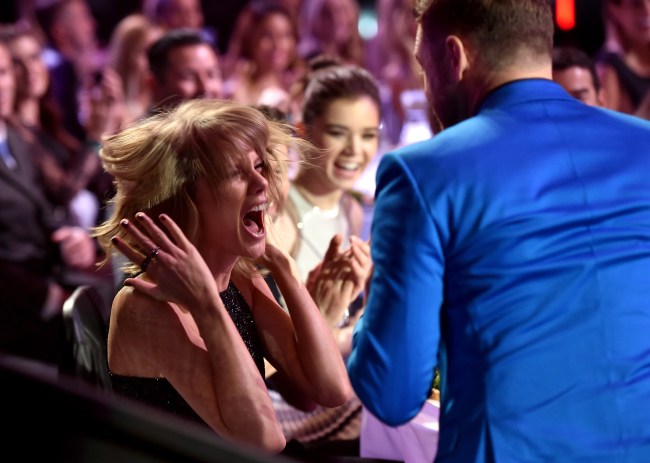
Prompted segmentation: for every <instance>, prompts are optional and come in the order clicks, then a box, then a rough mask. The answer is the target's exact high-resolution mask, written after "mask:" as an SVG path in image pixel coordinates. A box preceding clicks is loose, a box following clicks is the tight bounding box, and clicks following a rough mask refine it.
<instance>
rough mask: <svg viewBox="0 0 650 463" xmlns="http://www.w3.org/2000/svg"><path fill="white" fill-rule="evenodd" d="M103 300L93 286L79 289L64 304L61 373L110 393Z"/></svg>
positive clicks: (106, 327) (106, 328)
mask: <svg viewBox="0 0 650 463" xmlns="http://www.w3.org/2000/svg"><path fill="white" fill-rule="evenodd" d="M104 304H105V303H104V300H103V299H102V297H101V295H100V293H99V291H98V290H97V289H96V288H94V287H93V286H89V285H83V286H79V287H78V288H77V289H75V291H74V292H73V293H72V294H71V295H70V297H68V299H67V300H66V301H65V303H64V304H63V325H64V340H63V348H62V353H61V358H60V359H59V373H60V374H64V375H67V376H72V377H77V378H80V379H81V380H83V381H84V382H86V383H89V384H90V385H92V386H94V387H96V388H98V389H103V390H111V389H112V388H111V379H110V375H109V370H108V357H107V347H106V345H107V339H108V324H107V322H106V320H105V319H104V316H103V314H105V313H107V312H106V311H105V310H104V307H103V306H104Z"/></svg>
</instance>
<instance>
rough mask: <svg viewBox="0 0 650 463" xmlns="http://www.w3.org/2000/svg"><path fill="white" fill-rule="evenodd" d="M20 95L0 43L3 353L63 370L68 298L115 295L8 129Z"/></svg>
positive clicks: (79, 231)
mask: <svg viewBox="0 0 650 463" xmlns="http://www.w3.org/2000/svg"><path fill="white" fill-rule="evenodd" d="M14 92H15V78H14V71H13V68H12V62H11V55H10V52H9V50H8V48H7V46H6V44H5V43H2V42H0V300H1V301H2V302H1V303H0V353H5V354H12V355H18V356H22V357H26V358H29V359H32V360H37V361H41V362H47V363H51V364H56V363H57V362H58V360H59V356H60V353H61V351H60V347H61V346H60V344H59V341H60V336H62V330H63V324H62V316H61V310H62V306H63V302H64V300H65V298H66V297H67V296H68V295H70V293H71V292H72V291H73V290H74V288H75V287H76V286H78V285H79V284H85V283H89V284H98V289H100V286H102V285H103V284H107V285H108V289H109V290H110V289H112V281H110V280H109V281H108V282H106V281H105V279H104V278H102V277H98V276H97V275H96V274H95V273H94V270H95V269H94V263H95V262H96V257H97V255H96V252H97V247H96V245H95V243H94V241H93V240H92V238H91V237H90V235H89V234H88V233H87V231H86V230H84V229H83V228H81V227H78V226H70V225H67V224H68V223H69V222H68V221H66V219H67V217H65V213H60V211H59V210H58V209H56V208H54V207H53V206H52V204H51V203H50V202H49V201H48V199H47V197H46V194H45V191H44V189H43V182H42V180H41V177H40V171H39V169H38V168H37V167H36V166H35V165H34V164H33V160H32V152H31V150H32V149H34V146H33V145H30V144H28V143H27V142H26V141H25V140H24V139H23V138H22V137H21V136H20V133H19V132H18V131H16V130H15V129H14V128H13V127H12V125H11V124H10V123H9V122H8V121H9V118H10V116H11V113H12V106H13V100H14ZM103 290H104V288H103V286H102V289H100V291H102V294H105V292H103ZM111 296H112V292H111Z"/></svg>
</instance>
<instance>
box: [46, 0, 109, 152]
mask: <svg viewBox="0 0 650 463" xmlns="http://www.w3.org/2000/svg"><path fill="white" fill-rule="evenodd" d="M38 5H39V6H38V7H37V8H36V10H35V13H36V19H37V21H38V25H39V27H40V29H41V30H42V31H43V34H44V36H45V39H46V44H45V50H44V57H45V62H46V63H47V66H48V69H49V71H50V74H51V78H52V94H53V97H54V99H55V100H56V101H57V104H58V105H59V107H60V108H61V109H62V111H63V116H64V125H65V128H66V130H67V131H68V132H70V133H71V134H72V135H74V136H75V137H77V138H78V139H79V140H82V141H83V140H84V138H85V137H86V134H85V131H84V121H82V120H81V117H80V113H81V106H82V104H83V102H82V98H85V93H86V92H88V91H90V89H91V88H92V87H93V86H94V84H95V82H96V80H97V79H98V78H99V76H100V75H101V73H102V69H103V68H104V51H103V50H102V49H101V47H100V45H99V40H98V38H97V32H96V29H97V25H96V22H95V18H94V17H93V14H92V11H91V9H90V6H89V4H88V2H87V0H52V1H48V2H39V4H38ZM80 97H81V98H80Z"/></svg>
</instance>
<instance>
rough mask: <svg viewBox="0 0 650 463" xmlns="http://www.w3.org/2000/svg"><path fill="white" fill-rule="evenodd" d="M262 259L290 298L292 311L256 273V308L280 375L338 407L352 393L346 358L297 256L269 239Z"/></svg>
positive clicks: (321, 401)
mask: <svg viewBox="0 0 650 463" xmlns="http://www.w3.org/2000/svg"><path fill="white" fill-rule="evenodd" d="M263 264H264V265H265V267H266V268H268V269H269V270H270V271H271V273H272V275H273V277H274V279H275V281H276V283H277V285H278V288H279V289H280V291H281V292H282V295H283V297H284V299H285V301H286V304H287V308H288V310H289V315H290V316H287V315H286V312H284V311H283V310H282V309H281V308H280V307H279V306H278V304H277V302H276V301H275V299H274V298H273V295H272V293H271V291H270V289H269V288H268V286H267V284H266V282H265V281H264V280H263V279H262V278H261V277H257V278H254V279H253V314H254V317H255V322H256V324H257V326H258V329H259V331H260V333H261V335H262V341H263V342H264V344H265V346H266V348H267V356H268V358H269V360H270V361H271V363H272V364H273V365H274V366H275V367H276V368H277V370H278V374H279V375H282V376H281V378H282V379H281V380H286V381H288V382H290V383H291V384H292V385H295V389H296V390H297V391H300V392H301V393H303V394H304V395H305V396H307V397H309V398H311V399H312V400H313V401H314V402H316V403H318V404H320V405H323V406H326V407H336V406H339V405H341V404H342V403H344V402H345V401H347V400H348V399H349V398H350V397H351V396H352V389H351V387H350V383H349V381H348V377H347V372H346V370H345V364H344V362H343V359H342V357H341V354H340V353H339V350H338V347H337V344H336V342H335V340H334V338H333V336H332V333H331V332H330V329H329V326H328V325H327V323H326V321H325V319H324V318H323V316H322V315H321V313H320V312H319V310H318V307H316V304H315V303H314V301H313V299H312V298H311V296H310V294H309V292H308V291H307V288H306V287H305V285H304V283H303V282H302V281H301V279H300V276H299V274H298V271H297V268H296V266H295V262H294V260H293V259H292V258H291V257H290V256H289V255H288V253H287V252H286V251H283V250H281V249H280V248H278V247H276V246H274V245H273V244H271V243H268V242H267V251H266V255H265V258H264V262H263Z"/></svg>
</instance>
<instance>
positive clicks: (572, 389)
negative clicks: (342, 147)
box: [348, 79, 650, 463]
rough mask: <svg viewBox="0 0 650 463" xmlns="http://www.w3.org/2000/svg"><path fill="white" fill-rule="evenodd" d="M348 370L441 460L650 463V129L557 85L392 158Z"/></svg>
mask: <svg viewBox="0 0 650 463" xmlns="http://www.w3.org/2000/svg"><path fill="white" fill-rule="evenodd" d="M372 258H373V260H374V264H375V270H374V275H373V278H372V280H371V285H370V297H369V301H368V305H367V307H366V310H365V313H364V315H363V318H362V319H361V321H360V322H359V323H358V324H357V326H356V330H355V339H354V347H353V351H352V354H351V356H350V358H349V361H348V370H349V374H350V378H351V380H352V384H353V386H354V389H355V391H356V393H357V394H358V396H359V398H360V399H361V400H362V402H363V403H364V404H365V405H366V407H367V408H368V409H369V410H370V411H371V412H372V413H373V414H375V415H376V416H377V417H379V418H380V419H382V420H384V421H385V422H387V423H389V424H392V425H396V424H400V423H403V422H405V421H407V420H409V419H410V418H411V417H413V416H414V415H416V414H417V412H418V411H419V410H420V408H421V406H422V404H423V403H424V401H425V399H426V398H427V397H428V396H429V394H430V392H431V386H432V381H433V375H434V367H436V365H437V366H438V367H439V369H440V371H441V381H442V390H441V416H440V436H439V448H438V456H437V460H436V461H445V462H462V463H468V462H488V461H496V462H499V463H501V462H541V461H558V462H563V463H564V462H589V463H594V462H608V463H611V462H616V463H620V462H650V123H648V122H647V121H643V120H641V119H638V118H633V117H630V116H626V115H623V114H619V113H614V112H611V111H607V110H603V109H600V108H593V107H589V106H586V105H584V104H582V103H580V102H579V101H577V100H575V99H573V98H571V97H570V96H569V95H568V94H567V93H566V92H565V91H564V90H563V89H562V88H561V87H559V86H557V85H556V84H554V83H553V82H551V81H548V80H543V79H533V80H523V81H517V82H512V83H509V84H507V85H504V86H502V87H500V88H498V89H496V90H495V91H493V92H492V93H491V94H489V95H488V96H487V97H486V99H485V100H484V102H483V104H482V105H481V108H480V111H479V113H478V114H477V115H476V116H475V117H472V118H471V119H468V120H466V121H464V122H462V123H460V124H457V125H456V126H453V127H450V128H448V129H447V130H444V131H443V132H441V133H440V134H439V135H437V136H436V137H435V138H433V139H431V140H428V141H425V142H421V143H418V144H414V145H411V146H408V147H405V148H403V149H400V150H398V151H396V152H393V153H389V154H387V155H385V156H384V158H383V159H382V161H381V163H380V166H379V169H378V173H377V192H376V206H375V211H374V216H373V224H372Z"/></svg>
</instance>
